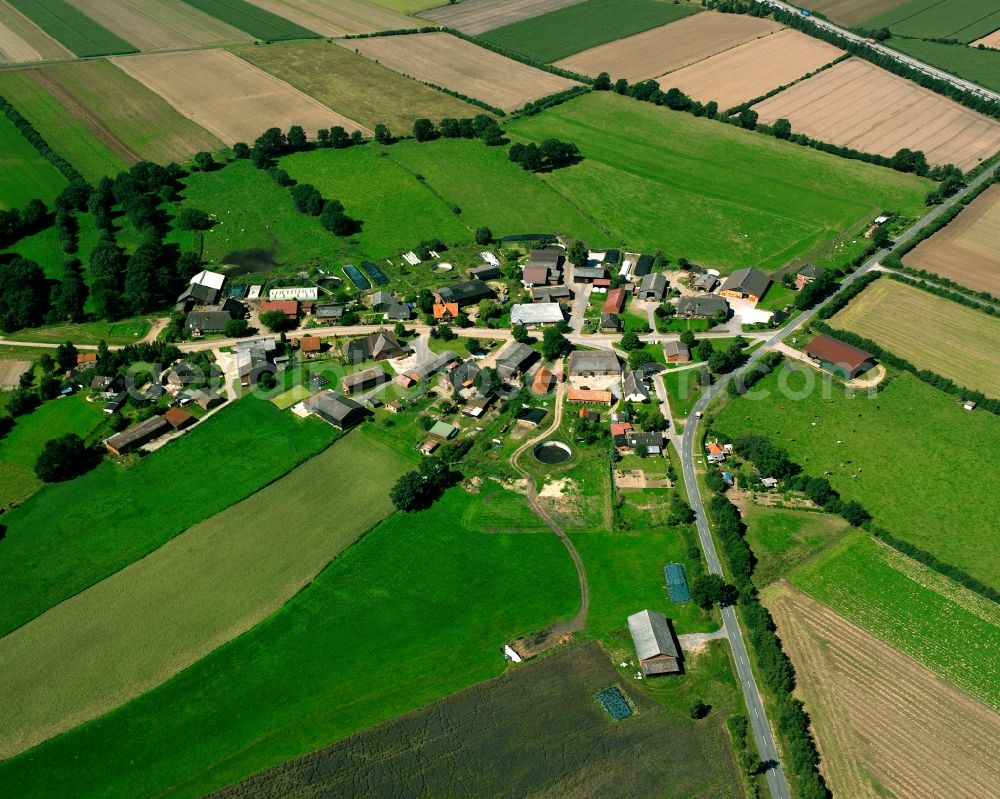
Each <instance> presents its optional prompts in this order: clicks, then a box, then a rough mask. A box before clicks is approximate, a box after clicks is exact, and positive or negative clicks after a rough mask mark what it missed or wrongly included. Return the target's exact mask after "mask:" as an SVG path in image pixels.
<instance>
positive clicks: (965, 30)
mask: <svg viewBox="0 0 1000 799" xmlns="http://www.w3.org/2000/svg"><path fill="white" fill-rule="evenodd" d="M866 26H867V27H869V28H871V29H873V30H874V29H875V28H882V27H886V28H889V30H891V31H892V32H893V34H895V35H897V36H913V37H917V38H923V39H934V38H938V39H958V40H959V41H963V42H971V41H973V40H974V39H978V38H980V37H981V36H986V35H988V34H990V33H992V32H993V31H995V30H997V29H998V28H1000V9H997V5H996V3H995V2H993V0H910V2H908V3H904V4H896V5H895V7H894V8H892V9H891V10H888V11H885V12H884V13H882V14H879V15H878V16H876V17H873V18H871V19H869V20H868V21H867V22H866Z"/></svg>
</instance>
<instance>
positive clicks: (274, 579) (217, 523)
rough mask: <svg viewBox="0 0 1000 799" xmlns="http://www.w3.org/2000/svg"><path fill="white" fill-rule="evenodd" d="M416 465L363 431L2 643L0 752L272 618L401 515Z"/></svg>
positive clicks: (142, 687)
mask: <svg viewBox="0 0 1000 799" xmlns="http://www.w3.org/2000/svg"><path fill="white" fill-rule="evenodd" d="M97 412H98V413H100V411H99V409H98V411H97ZM412 457H416V454H415V453H414V454H413V455H411V458H412ZM407 465H408V464H407V459H406V458H405V457H403V456H401V455H399V454H398V453H397V452H395V451H394V450H393V449H390V448H389V447H386V446H384V445H382V444H379V443H378V442H376V441H375V440H373V439H372V438H371V437H369V436H367V435H366V434H365V432H364V429H363V428H362V429H361V430H356V431H354V432H352V433H350V434H349V435H347V436H346V437H344V438H343V439H340V440H338V441H336V442H335V443H334V444H333V445H332V446H330V447H329V448H327V449H326V450H325V451H324V452H322V453H320V454H319V455H316V456H315V457H314V458H311V459H310V460H308V461H306V462H305V463H303V464H302V465H301V466H298V467H297V468H295V469H293V470H292V471H291V472H289V473H288V474H286V475H285V476H284V477H282V478H280V479H279V480H276V481H275V482H274V483H271V484H270V485H268V486H265V487H264V488H262V489H261V490H260V491H258V492H257V493H255V494H253V495H251V496H249V497H247V498H246V499H244V500H243V501H241V502H238V503H237V504H235V505H233V506H231V507H229V508H227V509H226V510H224V511H222V512H221V513H218V514H216V515H215V516H212V517H210V518H208V519H206V520H205V521H203V522H201V523H199V524H196V525H195V526H194V527H191V528H190V529H188V530H186V531H185V532H184V533H182V534H181V535H179V536H177V537H176V538H174V539H172V540H171V541H169V542H167V543H166V544H164V545H163V546H162V547H160V548H159V549H157V550H155V551H154V552H152V553H150V554H149V555H148V556H147V557H145V558H142V559H141V560H139V561H137V562H135V563H133V564H131V565H130V566H128V567H126V568H124V569H122V570H121V571H119V572H117V573H115V574H113V575H111V576H110V577H108V578H107V579H105V580H102V581H101V582H100V583H97V584H96V585H94V586H92V587H90V588H88V589H87V590H86V591H83V592H82V593H80V594H77V595H76V596H74V597H72V598H71V599H68V600H67V601H65V602H62V603H60V604H59V605H58V606H57V607H55V608H52V609H51V610H50V611H49V612H48V613H45V614H44V615H42V616H40V617H39V618H37V619H35V620H34V621H32V622H31V623H29V624H27V625H25V626H24V627H22V628H20V629H19V630H17V631H15V632H14V633H12V634H10V635H8V636H6V637H5V638H2V639H0V660H3V662H4V663H7V664H9V665H10V671H11V674H10V678H11V679H9V680H8V681H7V683H6V686H5V690H6V691H7V696H6V698H5V699H2V700H0V701H3V702H4V704H5V705H6V706H7V707H8V708H10V711H11V712H9V713H6V714H4V719H3V721H0V755H3V756H5V757H7V756H10V755H12V754H15V753H17V752H20V751H24V750H25V749H27V748H29V747H30V746H32V745H34V744H37V743H40V742H41V741H43V740H46V739H48V738H50V737H52V736H53V735H55V734H57V733H58V732H61V731H63V730H66V729H70V728H72V727H74V726H76V725H77V724H79V723H81V721H83V720H85V719H90V718H95V717H97V716H99V715H102V714H104V713H106V712H108V711H109V710H112V709H113V708H115V707H118V706H120V705H121V704H123V703H124V702H126V701H128V700H129V699H130V698H132V697H135V696H138V695H140V694H142V693H144V692H146V691H148V690H150V689H151V688H154V687H155V686H157V685H160V684H161V683H163V682H164V681H165V680H167V679H169V678H170V677H171V676H173V675H174V674H176V673H177V672H179V671H180V670H182V669H183V668H186V667H187V666H189V665H190V664H191V663H194V662H195V661H197V660H199V659H200V658H202V657H204V656H205V655H207V654H208V653H210V652H211V651H212V650H214V649H216V648H218V647H219V646H222V645H223V644H225V643H227V642H228V641H230V640H232V639H233V638H235V637H236V636H237V635H239V634H240V633H242V632H244V631H246V630H248V629H249V628H251V627H252V626H253V625H255V624H256V623H258V622H259V621H261V620H262V619H264V618H266V617H267V616H269V615H270V614H271V613H273V612H275V611H277V610H278V609H279V608H280V607H281V606H282V605H283V604H284V603H285V602H286V601H288V600H289V599H290V598H291V597H292V596H293V595H294V594H295V593H296V592H297V591H299V590H300V589H301V588H302V587H303V586H305V585H307V584H308V583H309V582H310V581H311V580H312V579H313V578H314V577H315V576H316V575H317V574H318V573H319V572H320V571H321V570H322V569H323V568H324V567H325V566H326V565H327V563H329V562H330V561H331V560H332V559H333V558H335V557H337V556H338V555H339V554H340V553H341V552H343V551H344V550H345V549H346V548H347V547H348V546H350V545H351V544H353V543H354V542H355V541H356V540H357V539H358V538H359V537H360V536H361V535H363V534H364V533H365V532H366V531H367V530H368V529H370V528H371V527H373V526H374V525H375V524H377V523H378V522H380V521H381V520H382V519H384V518H385V517H386V516H388V515H389V514H390V513H391V512H392V503H391V502H390V501H389V487H390V486H391V485H392V483H393V481H394V480H395V479H396V478H397V477H399V475H401V474H402V473H403V471H404V470H405V469H406V467H407ZM333 483H336V485H337V489H338V496H339V497H340V499H339V501H338V503H337V511H336V513H324V512H323V509H322V506H321V505H318V504H317V503H316V501H315V500H316V492H317V486H322V485H325V484H333ZM249 520H252V523H250V524H248V521H249ZM70 653H72V655H71V654H70ZM51 663H61V664H62V665H61V666H60V667H59V668H58V669H54V670H51V671H47V668H48V667H47V664H51ZM39 674H46V675H47V676H46V678H45V679H44V680H39V679H38V675H39Z"/></svg>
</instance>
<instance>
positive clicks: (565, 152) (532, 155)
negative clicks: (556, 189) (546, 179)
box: [508, 138, 580, 172]
mask: <svg viewBox="0 0 1000 799" xmlns="http://www.w3.org/2000/svg"><path fill="white" fill-rule="evenodd" d="M508 157H509V158H510V160H511V161H513V162H514V163H515V164H519V165H520V166H521V168H522V169H524V170H526V171H528V172H551V171H552V170H553V169H560V168H561V167H564V166H569V165H570V164H575V163H577V162H578V161H579V160H580V148H579V147H577V146H576V145H575V144H572V143H571V142H564V141H560V140H559V139H555V138H549V139H545V141H543V142H542V143H541V144H535V143H534V142H529V143H528V144H521V142H516V143H515V144H512V145H511V148H510V151H509V153H508Z"/></svg>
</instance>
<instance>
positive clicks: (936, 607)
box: [788, 533, 1000, 710]
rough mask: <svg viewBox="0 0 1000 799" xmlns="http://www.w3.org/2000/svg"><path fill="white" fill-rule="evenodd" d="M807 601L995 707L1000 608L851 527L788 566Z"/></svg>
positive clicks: (999, 690) (998, 705)
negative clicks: (846, 533)
mask: <svg viewBox="0 0 1000 799" xmlns="http://www.w3.org/2000/svg"><path fill="white" fill-rule="evenodd" d="M788 579H789V580H790V581H791V583H792V584H793V585H794V586H795V587H796V588H799V589H801V590H802V591H805V592H806V593H807V594H809V596H811V597H812V598H813V599H816V600H818V601H820V602H822V603H823V604H824V605H827V606H828V607H830V608H832V609H833V610H834V611H835V612H837V613H839V614H841V615H842V616H844V617H845V618H847V619H849V620H851V621H853V622H854V623H855V624H858V625H859V626H861V627H863V628H864V629H866V630H868V631H869V632H871V633H872V634H874V635H876V636H877V637H879V638H881V639H882V640H883V641H885V642H886V643H888V644H890V645H891V646H894V647H896V649H898V650H900V651H901V652H903V653H904V654H906V655H909V656H910V657H912V658H913V659H914V660H916V661H918V662H919V663H922V664H923V665H925V666H926V667H927V668H929V669H931V670H932V671H934V672H936V673H937V674H939V675H940V676H941V677H943V678H944V679H946V680H948V681H949V682H951V683H952V684H954V685H956V686H958V687H959V688H961V689H962V690H963V691H966V692H967V693H969V694H971V695H972V696H973V697H975V698H976V699H978V700H980V701H981V702H983V703H984V704H985V705H987V706H989V707H991V708H993V709H994V710H1000V664H998V663H997V660H996V652H997V647H1000V609H998V608H997V606H996V604H995V603H993V602H990V601H989V600H988V599H985V598H983V597H981V596H979V595H978V594H974V593H972V592H971V591H968V590H966V589H965V588H962V587H961V586H960V585H958V584H957V583H955V582H953V581H952V580H949V579H948V578H947V577H944V576H942V575H941V574H939V573H938V572H936V571H932V570H931V569H929V568H927V567H926V566H924V565H923V564H920V563H918V562H917V561H915V560H912V559H910V558H908V557H906V556H905V555H902V554H901V553H899V552H897V551H896V550H894V549H891V548H890V547H887V546H885V545H884V544H882V543H880V542H878V541H876V540H875V539H873V538H872V537H870V536H868V535H866V534H863V533H858V534H856V535H852V536H848V537H846V538H844V539H842V540H841V541H839V542H837V543H836V544H834V545H833V546H832V547H830V548H829V549H827V550H826V551H824V552H823V553H822V555H820V556H819V557H817V558H813V559H812V560H809V561H807V562H806V563H804V564H803V565H802V566H800V567H798V568H797V569H795V570H793V571H792V572H791V574H789V575H788Z"/></svg>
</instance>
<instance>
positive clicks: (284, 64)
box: [230, 41, 482, 135]
mask: <svg viewBox="0 0 1000 799" xmlns="http://www.w3.org/2000/svg"><path fill="white" fill-rule="evenodd" d="M230 49H231V50H232V52H234V53H235V54H236V55H238V56H239V57H240V58H242V59H243V60H244V61H249V62H250V63H251V64H253V65H254V66H257V67H260V68H261V69H263V70H264V71H265V72H268V73H270V74H271V75H274V76H275V77H276V78H280V79H281V80H283V81H286V82H287V83H290V84H291V85H292V86H294V87H295V88H296V89H299V90H300V91H303V92H305V93H306V94H308V95H309V96H311V97H313V98H315V99H316V100H319V102H321V103H323V104H324V105H326V106H327V107H329V108H332V109H334V110H335V111H337V112H339V113H341V114H343V115H344V116H346V117H349V118H350V119H353V120H354V121H355V122H358V123H360V124H362V125H364V126H365V127H367V128H369V129H374V127H375V125H377V124H379V123H380V122H381V123H383V124H385V125H388V127H389V129H390V130H392V131H394V132H396V133H408V132H409V131H410V129H411V128H412V127H413V123H414V121H415V120H417V119H419V118H421V117H426V118H428V119H432V120H434V121H437V120H439V119H441V118H443V117H454V118H462V117H474V116H475V115H476V114H480V113H482V109H480V108H478V107H477V106H473V105H470V104H469V103H466V102H465V101H463V100H459V99H458V98H456V97H452V96H450V95H447V94H445V93H444V92H439V91H438V90H437V89H432V88H430V87H429V86H425V85H424V84H423V83H420V82H419V81H416V80H413V79H412V78H408V77H406V76H405V75H401V74H399V73H398V72H393V71H392V70H391V69H386V68H385V67H383V66H381V65H380V64H376V63H375V62H374V61H371V60H369V59H367V58H365V57H363V56H360V55H358V54H357V53H354V52H353V51H351V50H348V49H346V48H344V47H339V46H337V45H334V44H330V43H329V42H315V41H313V42H286V43H278V44H272V45H270V46H268V47H236V48H230ZM314 132H315V131H308V133H309V134H310V135H312V134H313V133H314Z"/></svg>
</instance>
